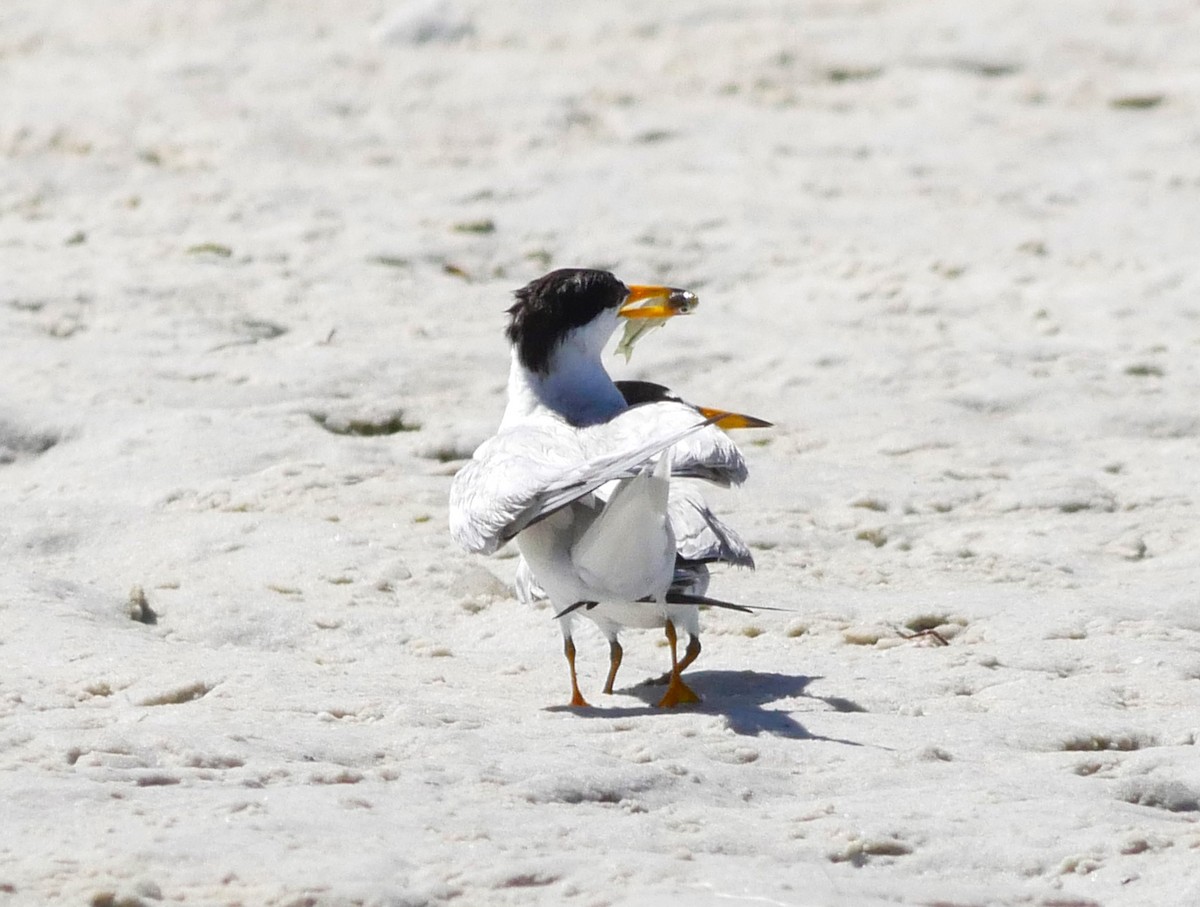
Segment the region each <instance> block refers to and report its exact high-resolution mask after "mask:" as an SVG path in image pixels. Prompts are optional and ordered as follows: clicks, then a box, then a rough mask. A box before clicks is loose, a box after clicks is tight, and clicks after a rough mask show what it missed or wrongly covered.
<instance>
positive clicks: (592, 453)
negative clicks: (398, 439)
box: [450, 412, 710, 554]
mask: <svg viewBox="0 0 1200 907" xmlns="http://www.w3.org/2000/svg"><path fill="white" fill-rule="evenodd" d="M625 415H626V413H621V414H620V415H618V416H616V417H615V418H614V419H612V420H611V421H610V422H606V423H604V424H602V425H596V426H591V427H589V428H584V429H575V428H572V427H571V426H569V425H567V423H565V422H563V421H562V420H560V419H546V420H540V421H538V422H536V423H525V424H522V425H518V426H516V427H514V428H511V429H507V430H505V431H503V432H501V433H500V434H498V435H496V436H495V437H494V438H491V439H489V440H487V441H485V442H484V443H483V444H482V445H480V447H479V449H478V450H476V451H475V454H474V456H472V458H471V462H470V463H468V464H467V465H466V466H464V467H463V468H462V469H461V470H459V473H458V475H456V476H455V477H454V483H453V484H452V485H451V487H450V534H451V536H453V538H454V540H455V541H456V542H458V543H459V544H460V545H461V546H462V547H464V548H466V549H467V550H468V551H473V552H477V553H482V554H491V553H492V552H494V551H496V549H498V548H499V547H500V546H501V545H502V544H504V543H505V542H507V541H508V540H509V539H511V538H513V537H514V536H516V535H517V534H518V533H519V532H521V530H523V529H525V528H527V527H528V526H531V525H533V524H534V523H536V522H537V521H538V520H542V519H545V518H546V517H547V516H549V515H550V514H552V513H554V512H555V511H556V510H559V509H561V508H563V507H565V506H567V505H568V504H570V503H571V502H573V501H577V500H579V499H580V498H582V497H584V496H585V495H588V494H591V493H592V492H593V491H595V490H596V489H597V488H599V487H600V486H601V485H604V484H606V483H608V482H612V481H614V480H616V479H627V478H632V477H633V476H635V475H637V473H638V467H639V466H642V465H643V464H645V463H646V462H647V461H649V460H650V459H652V458H653V457H654V456H655V455H656V454H658V453H660V452H662V451H663V450H666V449H667V448H668V447H670V446H671V445H673V444H676V443H678V442H679V441H681V440H683V439H684V438H686V437H687V436H688V435H690V434H693V433H694V432H696V431H699V430H701V429H703V428H706V427H709V425H710V420H706V419H702V420H699V421H697V419H696V415H695V413H694V412H693V413H692V417H691V424H687V425H684V426H682V427H681V426H679V425H678V424H677V423H676V424H672V425H654V426H642V427H643V428H648V429H651V430H649V431H643V432H641V433H640V434H638V433H636V432H634V431H633V430H631V427H630V426H629V425H627V424H625V423H623V422H622V420H623V419H624V417H625Z"/></svg>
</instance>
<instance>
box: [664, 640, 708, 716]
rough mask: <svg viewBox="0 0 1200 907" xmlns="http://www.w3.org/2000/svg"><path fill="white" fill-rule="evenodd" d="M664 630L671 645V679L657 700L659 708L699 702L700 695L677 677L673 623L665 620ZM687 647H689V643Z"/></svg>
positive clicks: (677, 664) (676, 642)
mask: <svg viewBox="0 0 1200 907" xmlns="http://www.w3.org/2000/svg"><path fill="white" fill-rule="evenodd" d="M666 631H667V642H668V643H670V645H671V679H670V680H669V681H668V682H667V691H666V692H665V693H663V698H662V699H661V700H659V703H658V705H659V708H664V709H670V708H674V707H675V706H677V705H681V704H683V703H689V702H699V701H700V697H699V696H697V695H696V691H695V690H693V689H692V688H691V687H689V686H688V685H687V684H686V683H684V682H683V680H682V679H681V678H680V677H679V659H678V653H677V651H676V647H677V644H678V638H677V637H676V635H675V625H674V624H673V623H671V621H669V620H668V621H667V626H666ZM693 638H695V637H693ZM688 649H689V650H690V649H691V644H690V643H689V645H688ZM696 654H697V655H698V654H699V648H697V650H696Z"/></svg>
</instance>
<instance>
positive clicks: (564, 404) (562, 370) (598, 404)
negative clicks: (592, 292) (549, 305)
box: [500, 313, 627, 429]
mask: <svg viewBox="0 0 1200 907" xmlns="http://www.w3.org/2000/svg"><path fill="white" fill-rule="evenodd" d="M615 329H616V315H615V314H613V315H611V316H610V315H608V314H607V313H602V314H601V315H600V316H599V317H597V318H595V319H593V320H592V321H591V322H589V323H588V324H585V325H583V326H582V327H579V328H576V329H575V330H573V331H571V332H570V333H569V334H567V336H566V337H565V338H564V339H563V341H562V343H560V344H559V345H558V347H557V348H556V349H555V350H554V352H553V354H552V355H551V357H550V368H549V369H548V370H547V371H546V372H545V373H544V374H543V373H541V372H533V371H530V370H529V369H527V368H525V366H524V365H522V364H521V360H520V358H519V357H518V356H517V351H516V350H515V349H514V350H513V351H512V365H511V367H510V368H509V373H508V406H507V407H506V408H505V410H504V418H503V419H502V420H501V422H500V428H501V429H504V428H507V427H509V426H510V425H512V424H515V423H517V422H520V421H521V420H523V419H526V418H528V417H529V416H531V415H533V414H534V413H535V412H537V411H538V410H539V409H548V410H551V411H553V412H555V413H557V414H558V415H560V416H562V417H563V418H564V419H566V420H567V421H569V422H571V423H572V424H574V425H595V424H596V423H598V422H604V421H606V420H608V419H610V418H612V416H614V415H616V414H617V413H619V412H621V411H622V410H624V409H626V408H627V407H626V403H625V398H624V397H622V396H621V392H620V391H619V390H617V386H616V385H615V384H613V381H612V378H610V377H609V374H608V372H607V371H605V369H604V364H603V363H602V362H601V361H600V356H601V354H602V352H603V349H604V344H605V343H607V342H608V338H609V337H611V336H612V333H613V331H614V330H615Z"/></svg>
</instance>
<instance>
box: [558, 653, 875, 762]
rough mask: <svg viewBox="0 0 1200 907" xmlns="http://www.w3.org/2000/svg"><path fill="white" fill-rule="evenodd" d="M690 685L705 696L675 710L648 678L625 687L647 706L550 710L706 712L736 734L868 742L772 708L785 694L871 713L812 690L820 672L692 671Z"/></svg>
mask: <svg viewBox="0 0 1200 907" xmlns="http://www.w3.org/2000/svg"><path fill="white" fill-rule="evenodd" d="M684 678H685V679H686V680H687V683H688V685H689V686H690V687H691V688H692V689H694V690H695V691H696V692H697V693H698V694H699V695H700V699H701V701H700V702H698V703H696V704H694V705H684V706H679V707H677V708H675V709H662V708H659V707H658V700H659V699H660V698H661V697H662V694H663V689H664V688H663V686H661V685H660V684H657V683H654V682H652V681H644V682H642V683H639V684H637V685H635V686H632V687H627V688H625V689H623V690H620V691H618V692H620V693H621V694H622V695H627V696H635V697H637V698H638V699H640V700H642V702H643V703H645V705H641V706H623V705H616V706H606V705H595V704H594V701H593V705H591V706H588V707H586V708H572V707H570V706H558V707H552V708H551V709H549V711H556V712H557V711H569V712H572V713H574V714H576V715H579V716H580V717H581V718H628V717H634V716H638V715H670V714H678V713H680V712H692V713H699V714H702V715H723V716H724V717H725V719H726V721H727V722H728V723H729V727H730V729H731V730H733V731H734V732H735V733H738V734H743V735H746V736H749V737H757V736H759V735H760V734H770V735H773V736H776V737H789V738H792V739H795V740H826V741H829V742H832V743H844V744H846V745H848V746H862V745H863V744H861V743H856V742H854V741H853V740H842V739H839V738H836V737H824V736H822V735H820V734H814V733H812V732H811V731H809V730H808V728H806V727H805V726H804V725H803V724H801V723H800V722H799V721H797V720H796V717H795V715H794V714H793V713H792V712H790V711H787V710H786V709H774V708H767V706H769V705H770V704H771V703H774V702H778V701H779V700H782V699H797V698H807V699H813V700H816V701H818V702H823V703H825V704H826V705H827V706H829V708H830V710H832V711H835V712H865V711H866V709H864V708H863V707H862V706H860V705H859V704H858V703H856V702H854V701H852V700H849V699H843V698H841V697H839V696H816V695H814V694H812V693H809V692H808V686H809V685H810V684H811V683H812V682H813V681H814V680H820V679H821V678H819V677H805V676H803V675H796V674H775V673H769V672H764V671H694V672H693V671H689V672H687V673H686V674H685V675H684Z"/></svg>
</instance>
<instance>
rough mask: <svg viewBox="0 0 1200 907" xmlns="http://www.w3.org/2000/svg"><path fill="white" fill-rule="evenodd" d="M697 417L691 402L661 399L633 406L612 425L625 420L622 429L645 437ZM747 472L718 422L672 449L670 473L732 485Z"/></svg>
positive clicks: (690, 436)
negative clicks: (652, 431) (655, 431)
mask: <svg viewBox="0 0 1200 907" xmlns="http://www.w3.org/2000/svg"><path fill="white" fill-rule="evenodd" d="M698 418H701V416H700V415H699V413H698V411H697V410H696V408H695V407H693V406H692V405H691V404H688V403H683V402H679V401H673V400H661V401H657V402H652V403H642V404H638V405H637V406H631V407H630V408H629V409H627V410H625V411H624V412H623V413H621V415H620V416H618V417H617V418H616V419H614V420H613V421H612V422H611V423H609V424H610V425H613V426H615V425H616V423H617V422H618V421H620V420H623V422H622V429H621V430H624V431H628V432H630V433H632V434H633V435H634V436H638V437H645V436H646V435H647V434H648V433H649V432H650V431H651V430H667V429H671V428H675V429H678V428H682V427H683V426H686V425H694V424H695V422H696V420H697V419H698ZM712 421H714V420H709V422H710V423H711V422H712ZM747 474H748V470H747V468H746V461H745V459H744V458H743V457H742V452H741V451H740V450H738V448H737V445H736V444H734V443H733V441H731V440H730V438H729V436H728V435H727V434H725V432H723V431H721V429H719V428H717V427H716V426H715V425H712V424H708V425H706V426H705V427H704V428H702V429H699V430H697V431H696V432H694V433H692V434H689V435H688V436H687V437H684V438H682V439H681V440H680V441H679V442H678V443H677V444H676V445H675V446H674V447H673V448H671V475H672V476H674V477H679V478H691V479H704V480H705V481H707V482H714V483H716V484H717V485H722V486H725V487H729V486H730V485H740V484H742V482H744V481H746V476H747Z"/></svg>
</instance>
